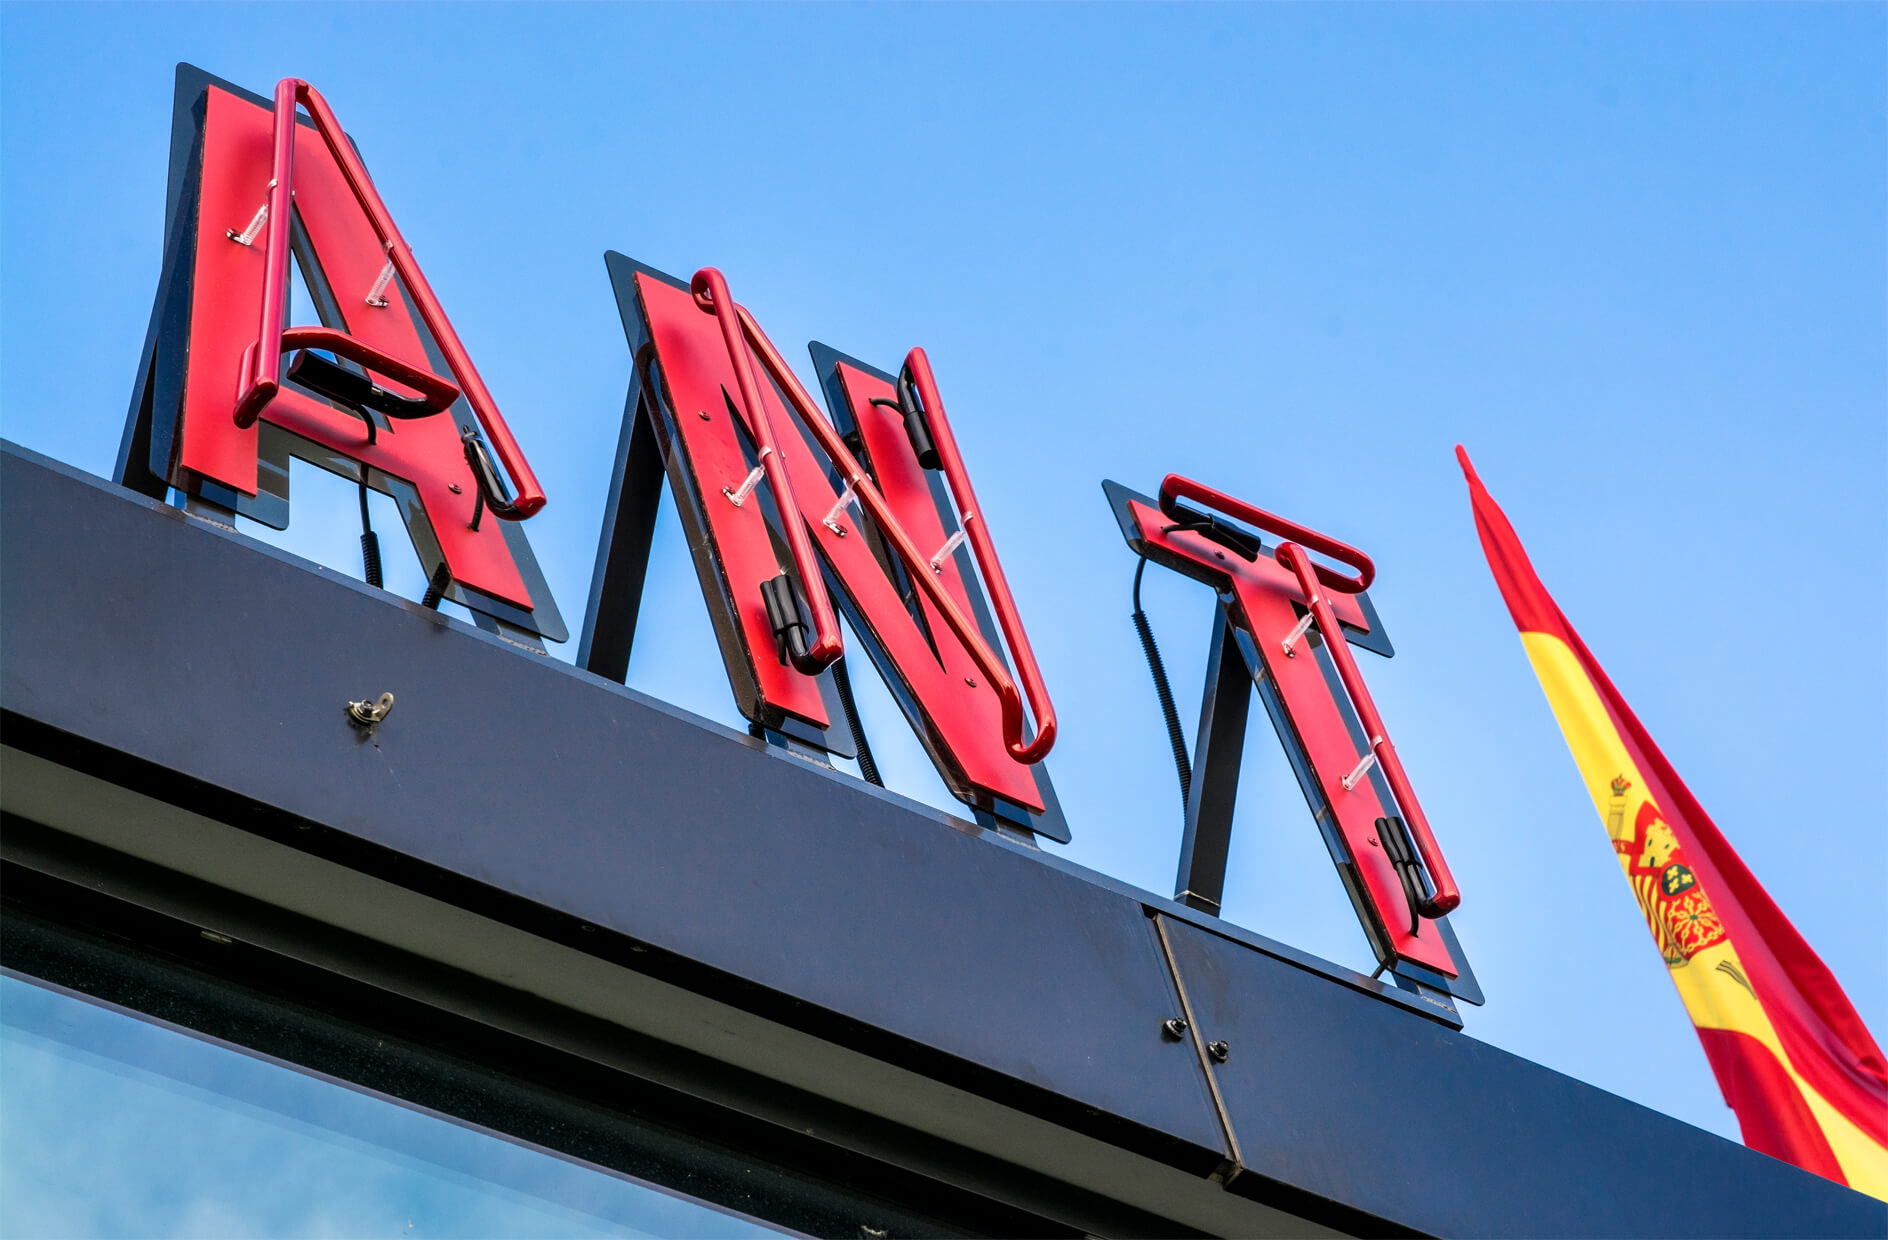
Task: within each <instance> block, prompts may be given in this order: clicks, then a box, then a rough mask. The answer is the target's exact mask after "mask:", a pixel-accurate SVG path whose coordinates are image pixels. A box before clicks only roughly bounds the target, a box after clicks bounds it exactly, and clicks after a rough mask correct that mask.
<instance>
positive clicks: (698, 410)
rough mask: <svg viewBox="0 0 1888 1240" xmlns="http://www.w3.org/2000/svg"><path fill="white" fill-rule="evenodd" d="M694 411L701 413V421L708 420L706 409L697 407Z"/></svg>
mask: <svg viewBox="0 0 1888 1240" xmlns="http://www.w3.org/2000/svg"><path fill="white" fill-rule="evenodd" d="M695 412H696V413H698V414H700V415H701V420H702V421H704V422H706V421H707V420H708V411H707V410H706V409H697V410H696V411H695Z"/></svg>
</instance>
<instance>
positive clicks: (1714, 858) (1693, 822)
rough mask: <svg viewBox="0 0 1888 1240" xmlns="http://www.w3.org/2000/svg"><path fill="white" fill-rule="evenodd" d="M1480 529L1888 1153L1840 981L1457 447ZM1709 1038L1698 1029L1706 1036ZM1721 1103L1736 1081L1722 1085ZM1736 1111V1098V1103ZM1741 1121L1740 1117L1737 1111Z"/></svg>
mask: <svg viewBox="0 0 1888 1240" xmlns="http://www.w3.org/2000/svg"><path fill="white" fill-rule="evenodd" d="M1455 455H1456V459H1457V460H1458V461H1460V462H1461V465H1462V472H1463V474H1464V475H1465V476H1466V477H1467V479H1468V487H1469V498H1470V500H1471V502H1472V503H1473V506H1474V511H1475V529H1476V532H1477V533H1478V534H1479V535H1480V536H1481V542H1482V550H1483V552H1484V553H1485V554H1486V555H1487V557H1488V566H1489V568H1490V569H1491V570H1492V571H1493V573H1494V576H1495V584H1496V585H1497V586H1499V587H1500V590H1501V597H1502V599H1503V601H1505V602H1506V603H1507V605H1508V611H1509V612H1510V614H1512V615H1513V616H1514V622H1515V625H1516V626H1517V627H1519V628H1520V629H1522V630H1524V631H1526V632H1533V633H1545V634H1547V635H1549V636H1551V637H1556V638H1559V639H1560V640H1561V641H1563V642H1565V643H1566V645H1567V647H1568V649H1570V650H1571V651H1573V654H1574V656H1575V658H1577V659H1578V660H1579V662H1580V666H1581V669H1582V670H1583V671H1584V672H1585V673H1586V675H1587V677H1588V679H1589V680H1591V681H1592V683H1593V687H1594V690H1595V691H1596V692H1597V693H1598V694H1599V697H1600V700H1601V702H1602V703H1603V704H1604V705H1605V707H1606V711H1607V714H1608V715H1609V716H1610V718H1611V719H1612V722H1613V726H1614V729H1615V730H1616V731H1617V732H1618V733H1619V737H1620V740H1621V741H1622V742H1624V744H1625V747H1626V750H1627V752H1628V753H1629V754H1631V756H1632V759H1633V762H1634V763H1635V764H1636V765H1637V766H1638V767H1639V772H1640V774H1642V775H1643V776H1644V777H1645V779H1646V783H1647V785H1648V786H1647V789H1646V791H1647V792H1648V793H1649V794H1651V796H1652V799H1653V800H1654V801H1656V802H1657V803H1658V806H1659V808H1660V810H1661V811H1663V814H1664V817H1665V820H1666V824H1667V825H1668V826H1670V827H1671V828H1672V830H1673V832H1674V834H1675V835H1677V837H1678V840H1679V843H1680V845H1681V846H1682V847H1683V848H1684V851H1685V853H1686V856H1687V858H1688V860H1689V862H1690V864H1691V866H1692V868H1693V870H1694V871H1695V872H1696V873H1697V875H1698V878H1699V881H1700V882H1701V883H1702V884H1703V886H1704V889H1705V891H1706V892H1707V893H1708V894H1709V896H1710V899H1711V906H1712V908H1713V909H1714V910H1715V911H1716V912H1717V914H1718V917H1719V919H1720V920H1722V921H1723V923H1724V926H1725V929H1726V930H1727V931H1728V932H1729V935H1730V939H1731V943H1732V945H1733V947H1734V948H1735V949H1736V951H1737V956H1738V960H1739V961H1740V962H1741V963H1742V965H1743V968H1744V973H1745V976H1746V977H1748V978H1749V979H1750V983H1751V989H1752V991H1753V992H1754V993H1755V994H1756V996H1757V1001H1758V1003H1759V1004H1761V1005H1762V1007H1763V1010H1764V1015H1765V1016H1767V1017H1768V1018H1769V1020H1770V1024H1771V1027H1772V1028H1773V1029H1775V1030H1776V1034H1777V1040H1778V1041H1779V1042H1781V1043H1782V1045H1783V1051H1784V1054H1786V1055H1788V1056H1789V1061H1790V1066H1791V1067H1793V1068H1794V1069H1795V1070H1796V1072H1797V1074H1798V1075H1799V1076H1800V1077H1801V1078H1802V1079H1803V1081H1804V1082H1805V1083H1807V1084H1808V1085H1809V1087H1810V1088H1812V1089H1814V1090H1815V1091H1816V1092H1817V1093H1818V1094H1820V1095H1821V1096H1822V1098H1823V1100H1824V1101H1826V1102H1828V1103H1829V1104H1830V1105H1831V1106H1833V1107H1835V1109H1836V1110H1837V1111H1839V1112H1841V1113H1842V1115H1843V1116H1844V1117H1846V1118H1847V1119H1848V1120H1849V1121H1850V1122H1851V1123H1853V1124H1854V1125H1855V1126H1856V1127H1857V1128H1859V1129H1860V1130H1861V1131H1862V1132H1863V1133H1865V1134H1867V1135H1868V1136H1869V1137H1870V1138H1871V1139H1873V1140H1874V1141H1876V1142H1877V1143H1879V1144H1881V1145H1884V1146H1888V1063H1885V1062H1884V1060H1883V1057H1882V1053H1881V1048H1880V1047H1878V1046H1877V1045H1876V1044H1875V1039H1874V1037H1873V1036H1871V1035H1870V1033H1869V1032H1868V1027H1867V1026H1866V1025H1864V1024H1863V1023H1862V1018H1861V1016H1860V1015H1859V1014H1857V1012H1856V1010H1855V1007H1854V1005H1853V1004H1851V1003H1850V1002H1849V997H1848V995H1846V994H1844V993H1843V990H1842V985H1841V983H1839V982H1838V981H1836V978H1835V974H1833V973H1831V972H1830V971H1829V966H1828V965H1826V964H1824V963H1823V961H1822V958H1821V957H1820V956H1818V955H1817V954H1816V951H1815V949H1814V948H1812V947H1811V946H1810V945H1809V943H1808V941H1807V940H1805V939H1804V938H1803V936H1802V935H1801V934H1799V933H1798V932H1797V929H1796V927H1795V926H1794V925H1792V924H1791V923H1790V919H1789V918H1788V917H1786V916H1784V914H1783V910H1782V909H1780V908H1778V907H1777V904H1776V901H1774V900H1772V899H1771V898H1770V894H1769V893H1768V892H1767V891H1765V890H1764V888H1763V885H1762V884H1761V883H1759V882H1758V881H1757V878H1756V876H1755V875H1753V874H1752V873H1751V872H1750V870H1749V868H1748V867H1747V866H1745V865H1744V862H1743V859H1742V858H1740V857H1739V856H1738V855H1737V852H1736V850H1734V849H1733V848H1732V847H1731V845H1730V843H1729V841H1727V840H1726V839H1725V838H1724V836H1723V834H1722V833H1721V832H1720V831H1719V830H1718V828H1717V824H1716V823H1714V822H1713V821H1712V820H1711V816H1710V815H1709V814H1707V813H1706V812H1705V809H1704V807H1703V806H1702V805H1700V804H1699V803H1698V799H1697V798H1696V797H1694V796H1693V795H1692V794H1691V789H1690V788H1688V787H1686V786H1685V781H1684V780H1682V779H1680V778H1679V776H1678V772H1677V771H1676V770H1675V769H1674V768H1673V767H1672V764H1671V763H1670V762H1669V761H1667V760H1666V757H1665V754H1664V753H1663V752H1662V751H1660V749H1659V747H1658V745H1657V744H1656V743H1654V741H1653V740H1652V734H1651V733H1650V732H1648V731H1647V730H1646V727H1645V725H1644V724H1642V723H1640V722H1639V717H1638V716H1637V715H1635V714H1633V712H1632V708H1631V707H1630V706H1628V705H1627V704H1626V699H1625V698H1624V697H1623V696H1621V694H1620V692H1619V690H1618V689H1617V688H1616V687H1615V686H1614V685H1613V682H1612V680H1611V678H1609V677H1608V676H1607V675H1606V671H1605V669H1604V668H1602V667H1601V666H1600V665H1599V660H1597V659H1595V658H1594V657H1593V652H1592V651H1590V650H1588V649H1587V647H1586V643H1585V642H1583V641H1581V640H1580V635H1579V634H1578V633H1576V632H1574V629H1573V626H1572V625H1571V624H1569V623H1568V622H1567V618H1566V616H1565V615H1564V614H1562V612H1561V610H1560V608H1559V606H1558V605H1557V604H1555V602H1554V600H1553V597H1552V596H1551V595H1550V594H1548V593H1547V588H1546V587H1545V586H1544V585H1542V584H1541V580H1540V578H1539V577H1538V576H1537V575H1536V574H1535V572H1534V566H1533V565H1532V564H1531V563H1530V562H1529V561H1528V558H1527V552H1526V551H1524V550H1523V549H1522V547H1521V540H1520V538H1519V537H1518V536H1517V535H1516V534H1515V532H1514V527H1513V526H1512V525H1510V524H1509V523H1508V518H1507V516H1506V514H1504V513H1503V512H1502V511H1501V507H1500V506H1499V505H1498V504H1496V503H1495V501H1494V499H1493V498H1492V497H1491V496H1490V495H1489V494H1488V491H1487V489H1486V488H1485V487H1483V486H1482V482H1481V478H1480V477H1479V476H1477V474H1476V473H1475V467H1474V466H1473V465H1472V464H1470V462H1469V459H1468V453H1467V452H1466V451H1464V450H1463V449H1462V447H1461V445H1459V444H1458V445H1457V446H1456V449H1455ZM1704 1034H1705V1031H1704V1030H1702V1029H1701V1030H1699V1036H1700V1037H1703V1036H1704ZM1720 1084H1721V1085H1723V1087H1724V1093H1725V1098H1726V1100H1727V1101H1730V1100H1731V1099H1732V1097H1733V1095H1732V1090H1731V1087H1730V1085H1728V1084H1726V1083H1724V1082H1723V1081H1722V1079H1720ZM1736 1105H1737V1104H1736V1103H1735V1102H1734V1101H1732V1106H1736ZM1738 1120H1739V1122H1740V1123H1742V1122H1745V1121H1744V1115H1743V1112H1742V1111H1739V1113H1738Z"/></svg>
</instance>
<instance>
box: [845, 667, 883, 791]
mask: <svg viewBox="0 0 1888 1240" xmlns="http://www.w3.org/2000/svg"><path fill="white" fill-rule="evenodd" d="M833 687H834V688H836V689H838V690H839V708H840V709H841V710H842V711H844V712H845V715H846V727H847V729H849V730H850V731H851V733H852V746H853V748H854V749H857V750H858V751H859V774H861V775H863V776H865V782H866V783H868V784H877V785H878V786H879V787H881V788H883V787H884V786H885V781H884V780H882V779H880V778H879V777H878V763H876V762H874V761H873V760H872V746H871V745H870V744H868V743H867V742H866V739H865V725H864V724H862V723H860V722H859V704H858V703H857V702H855V701H853V700H852V677H851V676H849V675H848V674H847V673H846V661H845V660H844V659H835V660H833Z"/></svg>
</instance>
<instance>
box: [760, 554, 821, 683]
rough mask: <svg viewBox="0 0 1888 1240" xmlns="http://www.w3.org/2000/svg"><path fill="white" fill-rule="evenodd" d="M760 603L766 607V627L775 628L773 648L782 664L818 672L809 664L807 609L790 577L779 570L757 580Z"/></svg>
mask: <svg viewBox="0 0 1888 1240" xmlns="http://www.w3.org/2000/svg"><path fill="white" fill-rule="evenodd" d="M760 597H761V602H762V603H764V604H765V605H766V607H767V627H769V628H771V629H772V630H773V631H774V651H775V653H776V654H778V655H779V656H780V661H781V662H782V663H785V664H788V665H790V666H792V667H795V668H798V669H799V670H800V671H803V672H805V673H807V675H809V676H811V675H817V674H818V673H819V671H820V669H819V668H817V667H811V666H809V662H810V661H809V660H808V658H807V646H806V632H807V624H806V609H805V607H804V606H803V605H802V604H801V602H800V588H799V586H798V585H796V584H795V583H794V580H793V578H792V577H791V576H789V575H788V574H786V573H781V574H780V575H779V576H778V577H772V578H769V579H768V580H766V581H763V582H761V583H760Z"/></svg>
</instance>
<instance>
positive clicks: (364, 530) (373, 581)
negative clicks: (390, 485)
mask: <svg viewBox="0 0 1888 1240" xmlns="http://www.w3.org/2000/svg"><path fill="white" fill-rule="evenodd" d="M361 575H362V576H364V577H366V578H367V584H368V585H370V586H373V587H374V588H375V589H380V588H382V586H383V585H384V584H385V583H384V581H383V579H382V578H381V575H380V535H378V534H376V533H374V524H373V521H372V520H371V519H369V517H368V515H367V467H366V466H365V465H363V466H361Z"/></svg>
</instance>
